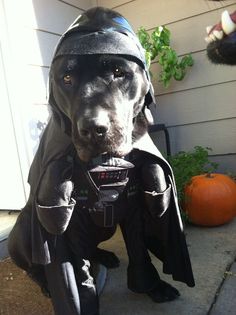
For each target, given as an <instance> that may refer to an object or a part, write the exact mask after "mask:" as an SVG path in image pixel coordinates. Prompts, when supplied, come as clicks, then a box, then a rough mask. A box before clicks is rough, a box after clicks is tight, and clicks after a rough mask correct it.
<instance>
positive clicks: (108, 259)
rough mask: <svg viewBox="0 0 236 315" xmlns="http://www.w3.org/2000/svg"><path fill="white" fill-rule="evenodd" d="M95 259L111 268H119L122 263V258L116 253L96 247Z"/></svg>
mask: <svg viewBox="0 0 236 315" xmlns="http://www.w3.org/2000/svg"><path fill="white" fill-rule="evenodd" d="M93 260H94V261H96V262H98V263H100V264H102V265H104V266H105V267H107V268H109V269H111V268H117V267H119V265H120V260H119V258H118V257H117V256H116V255H115V254H114V253H112V252H110V251H108V250H105V249H101V248H97V249H96V252H95V254H94V256H93Z"/></svg>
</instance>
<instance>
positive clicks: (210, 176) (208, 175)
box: [206, 173, 214, 178]
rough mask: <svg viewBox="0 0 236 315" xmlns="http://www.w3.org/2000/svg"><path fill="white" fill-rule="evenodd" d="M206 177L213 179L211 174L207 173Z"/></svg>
mask: <svg viewBox="0 0 236 315" xmlns="http://www.w3.org/2000/svg"><path fill="white" fill-rule="evenodd" d="M206 177H207V178H214V176H213V174H212V173H207V174H206Z"/></svg>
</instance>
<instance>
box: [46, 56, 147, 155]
mask: <svg viewBox="0 0 236 315" xmlns="http://www.w3.org/2000/svg"><path fill="white" fill-rule="evenodd" d="M51 88H52V91H53V95H54V98H55V101H56V103H57V105H58V107H59V109H60V110H61V111H62V112H63V113H64V114H66V116H67V117H68V118H69V119H70V121H71V124H72V141H73V143H74V145H75V147H76V150H77V153H78V155H79V157H80V158H81V159H82V160H84V161H89V160H90V159H91V158H92V157H94V156H97V155H99V154H101V153H105V152H108V153H111V154H113V155H116V156H124V155H126V154H128V153H129V152H130V150H131V149H132V142H133V139H132V137H133V132H134V130H133V129H134V121H135V117H136V116H137V115H138V114H139V113H140V111H141V109H142V107H143V104H144V98H145V95H146V94H147V92H148V90H149V83H148V80H147V78H146V73H145V71H144V70H143V69H142V68H141V67H140V66H139V65H138V64H137V63H136V62H134V61H131V60H128V59H127V58H124V57H121V56H114V55H87V56H78V55H75V56H73V55H67V56H60V57H57V58H56V59H55V60H54V62H53V65H52V68H51Z"/></svg>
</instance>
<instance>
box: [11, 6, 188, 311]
mask: <svg viewBox="0 0 236 315" xmlns="http://www.w3.org/2000/svg"><path fill="white" fill-rule="evenodd" d="M71 34H76V36H77V40H76V41H75V40H74V38H75V37H74V36H73V37H71V36H70V35H71ZM72 38H73V40H72ZM107 53H109V54H117V55H122V56H131V57H132V58H133V60H134V61H135V62H137V63H138V64H139V65H141V66H142V67H143V68H144V69H145V71H146V74H147V77H148V80H149V76H148V70H147V69H146V65H145V57H144V53H143V49H142V47H141V46H140V44H139V42H138V40H137V37H136V36H135V34H134V33H133V31H132V29H131V27H130V26H129V24H128V22H127V21H126V20H125V19H124V18H123V17H122V16H120V15H119V14H118V13H115V12H114V11H110V10H106V9H103V8H95V9H91V10H89V11H87V12H85V13H83V14H82V15H81V16H80V17H79V18H78V19H77V20H76V21H75V22H74V23H73V24H72V26H71V27H70V28H69V30H68V31H67V32H66V33H65V34H64V35H63V36H62V38H61V40H60V42H59V44H58V46H57V49H56V52H55V55H54V58H53V61H54V60H55V59H56V58H57V57H58V56H61V55H70V54H73V55H86V54H107ZM53 61H52V63H53ZM149 84H150V82H149ZM49 86H50V82H49ZM153 100H154V97H153V93H152V86H151V84H150V90H149V91H148V93H147V95H146V98H145V104H144V107H143V109H142V111H143V113H144V115H145V110H146V106H148V105H149V104H150V103H151V102H152V101H153ZM49 104H50V106H51V108H52V115H51V118H50V121H49V123H48V125H47V127H46V130H45V132H44V134H43V136H42V139H41V141H40V145H39V148H38V151H37V153H36V155H35V158H34V160H33V163H32V165H31V168H30V173H29V184H30V187H31V190H30V196H29V199H28V202H27V204H26V206H25V207H24V208H23V209H22V211H21V214H20V215H19V217H18V220H17V222H16V224H15V226H14V228H13V230H12V232H11V233H10V236H9V242H8V248H9V253H10V256H11V257H12V259H13V260H14V261H15V263H16V264H17V265H18V266H19V267H21V268H23V269H24V270H26V271H27V273H28V274H29V275H30V276H31V277H32V278H33V280H35V281H36V282H38V284H39V285H40V286H41V287H42V289H43V290H44V291H46V292H48V293H49V295H50V297H51V298H52V302H53V306H54V310H55V313H56V314H58V315H62V314H63V315H65V314H70V315H79V314H83V315H95V314H99V307H98V298H97V292H96V286H95V283H94V280H93V277H92V275H91V270H90V269H91V268H90V263H91V261H92V260H93V259H94V256H95V253H96V250H97V245H98V244H99V243H100V242H102V241H104V240H106V239H109V238H110V237H111V236H112V235H113V234H114V232H115V229H116V225H117V224H120V226H121V231H122V234H123V237H124V241H125V244H126V248H127V253H128V256H129V265H128V270H127V277H128V287H129V288H130V289H131V290H133V291H134V292H140V293H145V292H150V291H151V290H153V289H154V288H155V286H156V285H157V284H158V283H160V277H159V275H158V272H157V271H156V269H155V268H154V266H153V265H152V263H151V259H150V256H149V254H148V251H151V252H152V253H153V254H154V255H155V256H156V257H158V258H159V259H160V260H161V261H162V262H163V272H164V273H167V274H171V275H172V277H173V279H174V280H177V281H182V282H184V283H186V284H187V285H188V286H190V287H192V286H194V279H193V274H192V269H191V263H190V259H189V254H188V249H187V246H186V241H185V236H184V232H183V226H182V222H181V217H180V212H179V208H178V202H177V194H176V188H175V183H174V177H173V174H172V170H171V167H170V166H169V164H168V163H167V162H166V160H165V159H164V158H163V156H162V155H161V154H160V152H159V151H158V149H157V148H156V147H155V145H154V144H153V142H152V140H151V139H150V137H149V135H148V133H147V131H145V132H144V133H143V134H142V136H141V137H139V138H137V139H136V140H135V141H134V143H133V150H132V151H131V152H130V153H129V154H128V155H127V156H125V157H122V158H121V157H116V156H112V155H111V154H109V153H106V154H101V155H100V156H97V157H95V158H93V159H91V160H90V161H89V162H83V161H81V160H80V158H79V157H78V155H77V154H76V150H75V147H74V144H73V142H72V140H71V125H70V121H69V118H68V117H67V116H66V114H65V113H64V112H63V111H62V110H61V108H59V106H58V104H57V103H56V101H55V99H54V96H53V91H52V90H50V97H49Z"/></svg>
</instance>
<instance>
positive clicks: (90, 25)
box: [49, 7, 155, 121]
mask: <svg viewBox="0 0 236 315" xmlns="http://www.w3.org/2000/svg"><path fill="white" fill-rule="evenodd" d="M94 54H111V55H113V54H114V55H121V56H124V57H125V56H128V57H129V58H131V59H133V61H135V62H136V63H138V64H139V65H140V66H141V67H142V68H143V69H144V70H145V72H146V75H147V78H148V84H149V91H148V93H147V95H146V97H145V104H144V107H146V106H149V105H150V104H153V103H154V104H155V97H154V92H153V87H152V84H151V80H150V76H149V71H148V69H147V65H146V61H145V50H144V49H143V47H142V46H141V44H140V42H139V40H138V38H137V36H136V35H135V33H134V31H133V30H132V28H131V26H130V25H129V23H128V22H127V20H126V19H125V18H124V17H123V16H122V15H120V14H119V13H117V12H115V11H112V10H109V9H105V8H102V7H96V8H92V9H90V10H88V11H86V12H84V13H83V14H81V15H80V16H79V17H78V18H77V19H76V20H75V21H74V22H73V23H72V25H71V26H70V27H69V29H68V30H67V31H66V32H65V33H64V34H63V35H62V37H61V39H60V41H59V43H58V45H57V48H56V50H55V53H54V57H53V60H52V63H53V62H54V60H55V59H56V58H57V57H59V56H64V55H94ZM50 77H51V76H50ZM50 86H51V84H50V79H49V89H50V91H49V103H50V105H51V106H52V108H53V109H57V105H56V102H55V100H54V97H53V93H52V91H51V88H50ZM59 114H60V113H59ZM63 116H64V115H63ZM63 120H64V121H66V120H67V119H66V117H63Z"/></svg>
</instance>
